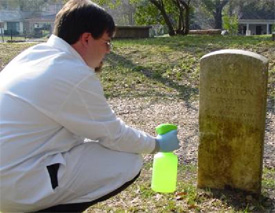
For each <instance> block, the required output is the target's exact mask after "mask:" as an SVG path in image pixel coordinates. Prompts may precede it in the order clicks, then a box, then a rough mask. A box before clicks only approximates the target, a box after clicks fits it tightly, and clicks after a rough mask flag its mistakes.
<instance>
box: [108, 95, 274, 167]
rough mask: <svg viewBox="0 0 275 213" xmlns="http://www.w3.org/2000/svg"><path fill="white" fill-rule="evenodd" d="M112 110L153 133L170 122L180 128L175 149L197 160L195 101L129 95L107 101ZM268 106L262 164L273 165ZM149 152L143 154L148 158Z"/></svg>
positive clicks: (187, 159)
mask: <svg viewBox="0 0 275 213" xmlns="http://www.w3.org/2000/svg"><path fill="white" fill-rule="evenodd" d="M109 103H110V105H111V106H112V108H113V110H114V111H115V113H116V114H117V116H118V117H120V118H121V119H122V120H124V121H125V123H126V124H128V125H129V126H132V127H136V128H138V129H141V130H143V131H146V132H148V133H150V134H152V135H155V127H156V126H157V125H159V124H161V123H167V122H168V123H173V124H176V125H178V127H179V130H180V131H179V139H180V141H181V148H180V149H179V150H178V151H177V154H179V156H180V159H181V160H184V162H186V163H197V153H198V152H197V151H198V141H199V131H198V127H199V126H198V110H199V104H198V101H197V102H191V103H187V102H185V101H183V100H174V99H171V100H162V99H157V98H155V99H154V98H131V99H127V98H126V99H119V98H113V99H110V100H109ZM272 107H274V106H268V112H267V117H266V131H265V149H264V160H263V162H264V166H265V167H267V168H275V136H274V135H275V113H274V109H272ZM151 157H152V155H149V156H146V158H147V159H148V158H151Z"/></svg>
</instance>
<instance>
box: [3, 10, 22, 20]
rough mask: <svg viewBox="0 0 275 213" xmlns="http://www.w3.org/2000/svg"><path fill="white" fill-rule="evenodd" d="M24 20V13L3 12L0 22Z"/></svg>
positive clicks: (14, 11)
mask: <svg viewBox="0 0 275 213" xmlns="http://www.w3.org/2000/svg"><path fill="white" fill-rule="evenodd" d="M22 19H23V16H22V13H21V12H20V11H16V10H2V11H1V13H0V21H2V22H7V21H20V20H22Z"/></svg>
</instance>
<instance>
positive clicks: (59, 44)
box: [47, 35, 87, 65]
mask: <svg viewBox="0 0 275 213" xmlns="http://www.w3.org/2000/svg"><path fill="white" fill-rule="evenodd" d="M47 44H48V45H49V46H51V47H53V48H55V49H58V50H60V51H62V52H65V53H68V54H72V55H74V56H75V57H77V58H78V59H80V60H81V61H82V62H83V63H84V64H85V65H87V64H86V62H85V61H84V59H83V58H82V57H81V56H80V54H79V53H78V52H77V51H76V50H75V49H74V48H73V47H72V46H71V45H70V44H68V43H67V42H66V41H64V40H63V39H62V38H59V37H58V36H56V35H51V36H50V38H49V39H48V41H47Z"/></svg>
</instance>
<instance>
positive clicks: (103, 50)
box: [86, 32, 111, 68]
mask: <svg viewBox="0 0 275 213" xmlns="http://www.w3.org/2000/svg"><path fill="white" fill-rule="evenodd" d="M110 51H111V38H110V37H109V35H108V34H107V33H106V32H105V33H103V35H102V36H101V37H100V38H98V39H94V38H93V37H92V35H91V36H89V39H88V49H87V54H86V63H87V64H88V66H90V67H92V68H96V67H99V66H100V65H101V63H102V61H103V59H104V57H105V55H106V54H108V53H110Z"/></svg>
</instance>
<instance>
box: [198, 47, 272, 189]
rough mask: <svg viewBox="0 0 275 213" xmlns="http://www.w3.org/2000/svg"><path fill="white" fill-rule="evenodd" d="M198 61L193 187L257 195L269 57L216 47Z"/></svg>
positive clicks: (262, 145) (259, 179)
mask: <svg viewBox="0 0 275 213" xmlns="http://www.w3.org/2000/svg"><path fill="white" fill-rule="evenodd" d="M200 66H201V68H200V69H201V70H200V106H199V129H200V144H199V153H198V183H197V184H198V187H199V188H216V189H224V188H227V187H229V188H236V189H240V190H244V191H248V192H252V193H256V194H260V192H261V176H262V161H263V148H264V132H265V115H266V98H267V73H268V60H267V59H266V58H265V57H263V56H261V55H259V54H256V53H252V52H249V51H243V50H221V51H216V52H213V53H210V54H207V55H205V56H203V57H202V58H201V64H200Z"/></svg>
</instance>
